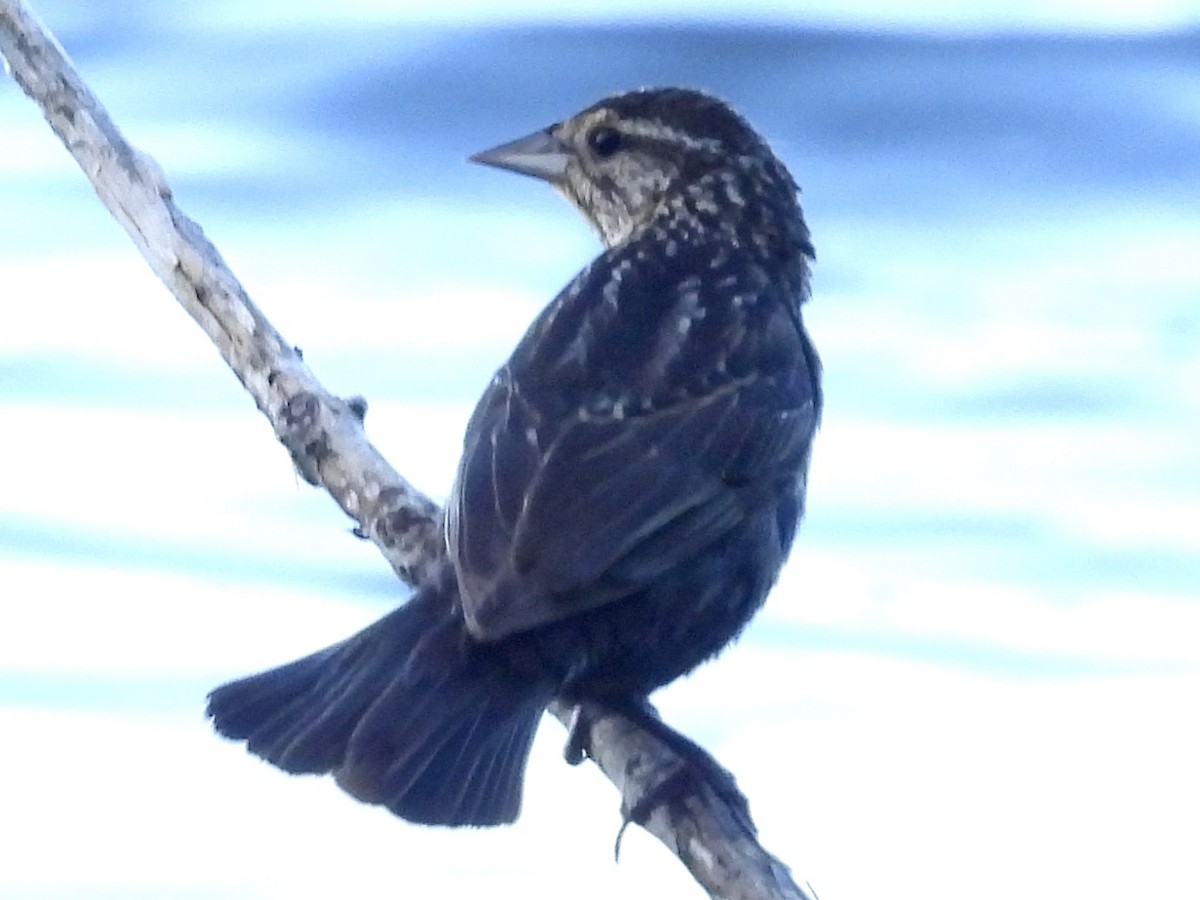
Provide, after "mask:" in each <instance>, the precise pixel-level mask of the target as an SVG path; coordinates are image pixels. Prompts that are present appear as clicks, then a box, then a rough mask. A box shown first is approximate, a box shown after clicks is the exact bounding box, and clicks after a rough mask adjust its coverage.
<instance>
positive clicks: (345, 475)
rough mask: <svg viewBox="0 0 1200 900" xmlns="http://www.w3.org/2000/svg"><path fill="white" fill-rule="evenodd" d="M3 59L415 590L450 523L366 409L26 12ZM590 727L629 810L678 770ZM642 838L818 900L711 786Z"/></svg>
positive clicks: (617, 725)
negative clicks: (306, 354) (261, 298)
mask: <svg viewBox="0 0 1200 900" xmlns="http://www.w3.org/2000/svg"><path fill="white" fill-rule="evenodd" d="M0 55H3V57H4V59H5V62H6V65H7V68H8V69H9V71H10V73H11V75H12V77H13V78H14V79H15V80H16V81H17V83H18V84H19V85H20V86H21V88H22V89H23V90H24V91H25V93H26V94H28V95H29V97H30V98H31V99H32V100H33V101H34V102H35V103H37V105H38V106H39V107H40V108H41V110H42V112H43V114H44V115H45V117H46V120H47V122H49V124H50V127H51V128H52V129H53V130H54V132H55V133H56V134H57V135H58V136H59V138H60V139H61V140H62V142H63V144H64V145H65V146H66V147H67V149H68V150H69V151H70V152H71V155H72V156H74V157H75V160H76V162H78V164H79V166H80V168H81V169H83V172H84V174H85V175H87V177H88V180H89V181H91V183H92V185H93V187H94V188H95V190H96V193H97V194H98V195H99V197H100V200H101V202H103V203H104V205H105V206H106V207H107V208H108V210H109V211H110V212H111V213H112V215H113V216H114V218H116V220H117V221H118V222H120V223H121V225H122V227H124V229H125V230H126V232H128V234H129V236H130V238H132V240H133V242H134V244H135V245H136V246H137V248H138V250H139V251H140V252H141V254H142V256H144V257H145V259H146V261H147V262H148V263H149V264H150V267H151V269H153V270H154V272H155V273H156V274H157V275H158V277H159V278H161V279H162V281H163V283H164V284H166V286H167V288H168V289H169V290H170V291H171V293H172V294H174V295H175V298H176V299H177V300H178V301H179V303H180V304H181V305H182V306H183V308H184V309H185V310H187V312H188V313H189V315H191V316H192V318H193V319H195V320H196V322H197V323H198V324H199V325H200V327H201V328H203V329H204V331H205V333H207V334H208V336H209V337H210V338H211V339H212V341H213V343H214V344H215V345H216V347H217V349H218V350H219V351H220V353H221V356H222V357H223V358H224V359H225V362H226V363H227V364H228V366H229V368H230V369H232V370H233V372H234V374H235V375H236V376H237V377H238V379H239V380H240V381H241V383H242V385H243V386H244V387H245V388H246V390H247V391H248V392H249V394H250V396H251V397H253V398H254V402H255V403H256V404H257V406H258V408H259V410H260V411H261V412H262V413H263V414H264V415H265V416H266V417H267V419H268V420H269V421H270V423H271V425H272V427H273V428H274V430H275V434H276V437H278V439H279V441H280V442H281V443H282V444H283V445H284V447H286V448H287V450H288V452H289V453H290V454H291V456H292V460H293V461H294V463H295V465H296V468H297V469H298V470H299V471H300V473H301V474H302V475H303V476H304V478H306V479H307V480H308V481H309V482H311V483H312V484H314V485H316V486H318V487H321V488H323V489H324V490H325V491H326V492H328V493H329V495H330V496H331V497H333V499H334V500H335V501H336V502H337V504H338V505H339V506H340V507H341V508H342V509H343V510H344V511H345V512H346V514H347V515H349V516H351V517H352V518H353V519H354V520H355V521H356V522H357V523H358V530H359V532H360V533H361V534H362V535H364V536H365V537H367V538H369V539H370V540H371V541H372V542H373V543H374V544H375V545H376V546H377V547H379V549H380V551H381V552H382V553H383V555H384V557H385V558H386V559H387V560H388V562H389V563H390V564H391V566H392V568H393V569H394V570H395V571H396V573H397V575H399V577H400V578H402V579H403V580H404V581H406V582H407V583H409V584H417V583H420V582H421V581H422V580H423V579H424V578H425V577H426V576H427V574H428V573H429V572H430V570H431V569H432V567H433V565H434V564H435V563H436V562H437V560H438V558H439V557H440V556H441V555H443V554H444V553H445V549H444V545H443V542H442V536H441V528H440V516H441V513H440V510H439V509H438V507H437V505H436V504H435V503H433V501H431V500H430V499H429V498H428V497H426V496H424V495H423V494H421V493H420V492H419V491H417V490H416V489H415V488H414V487H412V485H410V484H409V483H408V482H407V481H405V480H404V479H403V478H401V477H400V475H399V474H398V473H397V472H396V471H395V470H394V469H393V468H392V467H391V466H390V465H389V464H388V463H387V461H386V460H385V459H383V457H382V456H381V455H380V454H379V452H378V451H377V450H376V449H375V448H374V447H373V446H372V445H371V444H370V442H369V441H368V440H367V438H366V435H365V434H364V432H363V428H362V412H363V410H362V407H361V405H360V404H359V403H358V402H356V401H347V400H344V399H342V398H339V397H335V396H333V395H332V394H330V393H329V392H328V391H326V390H325V388H324V387H323V386H322V385H321V384H320V382H318V381H317V379H316V378H315V376H314V375H313V374H312V372H311V371H310V370H309V368H308V366H307V365H305V363H304V361H303V360H302V359H301V357H300V354H299V352H298V351H297V350H296V349H295V348H294V347H293V346H292V345H291V344H289V343H288V342H286V341H285V340H284V339H283V337H282V336H281V335H280V334H279V332H277V331H276V330H275V328H274V327H273V326H272V325H271V323H270V322H268V321H267V319H266V317H264V316H263V314H262V313H261V312H260V311H259V309H258V308H257V307H256V306H255V305H254V304H253V303H252V302H251V300H250V298H249V297H248V296H247V294H246V292H245V290H244V289H243V288H242V286H241V285H240V284H239V283H238V281H237V279H236V278H235V277H234V276H233V273H232V272H230V270H229V268H228V267H227V266H226V265H225V262H224V260H223V259H222V258H221V256H220V254H219V253H218V252H217V250H216V248H215V247H214V246H213V245H212V244H211V243H210V242H209V241H208V239H207V238H206V237H205V236H204V233H203V231H202V230H201V229H200V227H199V226H198V225H197V224H196V223H195V222H193V221H192V220H191V219H189V218H188V217H187V216H186V215H184V214H183V213H182V212H181V211H180V210H179V208H178V207H177V206H176V205H175V202H174V200H173V198H172V196H171V190H170V188H169V187H168V185H167V182H166V179H165V177H164V175H163V173H162V171H161V170H160V168H159V166H158V165H157V164H156V163H155V162H154V161H153V160H152V159H151V158H150V157H148V156H147V155H145V154H143V153H141V152H139V151H138V150H137V149H135V148H134V147H132V146H131V145H130V144H129V143H128V142H127V141H126V140H125V139H124V137H123V136H122V135H121V133H120V131H119V130H118V129H117V127H116V125H114V124H113V122H112V120H111V119H110V118H109V116H108V114H107V112H106V111H105V110H104V108H103V106H101V104H100V103H99V101H98V100H97V99H96V98H95V96H93V95H92V93H91V91H89V90H88V88H87V86H86V85H85V84H84V83H83V81H82V79H81V78H80V77H79V75H78V73H77V72H76V71H75V69H74V68H73V66H72V65H71V63H70V61H69V60H68V59H67V57H66V54H65V53H64V52H63V50H62V48H61V47H60V46H59V45H58V43H57V42H56V41H55V40H54V38H53V37H52V36H51V35H50V34H49V33H48V32H47V31H46V30H45V29H44V28H43V27H42V26H41V24H40V23H39V22H38V21H37V19H36V18H35V17H34V16H33V14H32V13H31V11H30V10H29V8H28V7H27V6H26V5H25V4H23V3H21V2H20V0H0ZM551 711H552V712H553V713H554V715H555V716H557V717H558V718H559V719H560V720H562V721H564V722H566V721H567V720H569V718H570V716H571V712H572V710H571V709H569V708H566V707H564V706H563V705H562V704H555V705H554V706H553V707H552V710H551ZM587 721H588V723H589V726H590V733H589V734H588V735H587V745H588V750H589V754H590V755H591V757H592V758H593V759H594V761H595V762H596V763H597V765H599V766H600V768H601V769H602V770H603V771H604V773H605V775H607V776H608V778H609V779H610V780H611V781H612V782H613V783H614V784H615V785H616V786H617V788H618V790H620V792H621V795H622V798H623V799H624V803H625V806H626V808H632V807H633V805H634V804H635V803H636V802H637V800H638V799H639V798H643V797H645V796H646V794H647V791H649V790H651V789H652V787H653V786H654V785H656V784H659V783H660V782H661V780H662V778H663V777H664V773H670V772H671V771H673V770H674V769H678V767H679V759H678V757H676V756H675V755H674V754H673V753H672V751H671V750H670V749H669V748H667V747H666V746H665V745H664V744H663V743H662V742H661V741H660V740H659V739H658V738H656V737H655V736H653V735H651V734H649V733H647V732H645V731H643V730H640V729H639V728H638V727H637V726H636V725H635V724H634V723H632V722H630V721H629V720H628V719H625V718H623V717H622V716H619V715H616V714H612V713H610V712H606V711H604V710H595V711H593V714H592V715H589V716H588V717H587ZM645 827H646V828H647V830H648V831H650V832H651V833H652V834H654V835H655V836H656V837H657V838H658V839H659V840H661V841H662V842H663V843H664V844H665V845H666V846H667V847H668V848H669V849H670V850H671V851H672V852H674V853H675V854H676V855H677V856H678V857H679V858H680V859H681V860H682V861H683V863H684V864H685V865H686V866H687V867H688V869H689V871H690V872H691V873H692V875H693V876H694V877H695V878H696V880H697V881H698V882H699V883H700V884H701V885H702V886H703V887H704V888H705V890H707V891H708V893H709V894H710V896H712V897H721V898H729V900H762V898H786V900H815V895H814V894H813V893H812V892H811V890H810V889H809V888H808V887H807V886H806V885H805V886H801V885H797V884H796V883H795V882H794V881H793V880H792V878H791V875H790V873H789V872H788V869H787V867H786V866H784V865H783V864H782V863H781V862H780V861H779V860H777V859H775V857H773V856H771V854H769V853H767V852H766V851H765V850H764V849H763V848H762V847H761V846H760V845H759V844H758V842H757V839H756V835H755V832H754V826H753V824H752V823H751V822H750V821H749V818H748V816H746V815H745V813H744V810H743V809H742V808H741V807H739V805H738V804H737V803H730V802H728V798H724V797H720V796H718V795H717V794H716V793H715V792H714V791H713V790H712V789H711V788H710V787H708V786H706V785H704V784H697V785H696V786H695V789H694V790H691V791H689V792H687V794H686V795H685V796H683V797H682V798H680V797H678V796H676V797H673V798H672V799H671V800H670V801H667V802H663V803H662V804H660V805H659V806H658V808H656V809H655V810H654V811H653V812H652V814H651V815H650V817H649V820H648V821H647V822H646V825H645Z"/></svg>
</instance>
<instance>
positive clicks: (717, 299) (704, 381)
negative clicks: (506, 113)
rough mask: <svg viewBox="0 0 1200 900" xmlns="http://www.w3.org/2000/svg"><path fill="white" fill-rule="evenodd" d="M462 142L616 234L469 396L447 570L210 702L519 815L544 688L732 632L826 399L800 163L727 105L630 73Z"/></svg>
mask: <svg viewBox="0 0 1200 900" xmlns="http://www.w3.org/2000/svg"><path fill="white" fill-rule="evenodd" d="M475 159H477V160H478V161H480V162H484V163H488V164H492V165H497V166H501V167H504V168H510V169H513V170H516V171H519V172H523V173H526V174H530V175H534V176H536V177H539V178H542V179H545V180H549V181H550V182H551V183H552V184H554V186H555V187H556V188H558V189H559V190H560V191H561V192H562V193H563V194H564V195H565V196H566V197H567V198H568V199H569V200H570V201H571V202H572V203H573V204H575V205H576V206H577V207H578V208H579V209H580V211H581V212H582V213H583V214H584V215H585V216H586V217H587V218H588V219H589V221H590V222H591V223H592V224H593V225H594V226H595V228H596V230H597V231H598V232H599V233H600V235H601V237H602V239H603V240H604V242H605V245H606V249H605V251H604V253H602V254H601V255H600V256H599V257H598V258H597V259H596V260H595V261H594V262H592V263H591V264H590V265H589V266H588V267H587V268H585V269H584V270H583V271H582V272H581V273H580V274H579V275H578V276H577V277H576V278H575V279H574V280H573V281H572V282H571V283H570V284H569V285H567V287H566V288H564V289H563V291H562V292H561V293H560V294H559V295H558V297H556V298H555V299H554V301H553V302H552V303H551V304H550V305H549V306H548V307H547V308H546V309H545V310H544V311H543V312H542V314H541V315H540V316H539V317H538V318H537V320H536V321H535V322H534V323H533V325H532V326H531V327H530V329H529V331H528V332H527V333H526V335H525V337H524V338H523V340H522V341H521V343H520V344H519V345H518V347H517V348H516V350H515V351H514V352H513V354H512V357H511V358H510V359H509V360H508V362H507V363H506V364H505V365H504V366H503V367H501V369H500V370H499V371H498V372H497V373H496V375H495V377H494V378H493V380H492V382H491V384H490V385H489V387H488V388H487V390H486V391H485V392H484V395H483V397H482V398H481V399H480V401H479V404H478V406H477V408H476V410H475V414H474V416H473V417H472V419H471V422H470V424H469V426H468V428H467V433H466V437H465V440H464V450H463V457H462V461H461V463H460V467H459V473H458V478H457V480H456V483H455V486H454V489H453V491H452V494H451V497H450V501H449V503H448V506H447V539H448V545H449V558H448V562H447V563H446V565H445V566H444V567H443V569H442V570H441V571H440V572H439V574H438V575H437V577H435V578H434V579H433V580H432V581H431V583H430V584H428V585H425V586H422V587H421V588H420V589H419V590H418V591H417V593H416V595H415V596H414V597H413V599H412V600H411V601H410V602H409V603H408V604H406V605H405V606H403V607H401V608H400V609H398V610H396V611H394V612H393V613H391V614H390V615H389V616H387V617H385V618H384V619H382V620H381V621H380V622H378V623H376V624H375V625H373V626H371V627H370V628H368V629H366V630H365V631H363V632H361V633H360V634H358V635H355V636H353V637H351V638H349V639H347V640H346V641H344V642H343V643H342V644H339V645H336V646H334V647H331V648H329V649H327V650H325V651H321V652H320V653H318V654H315V655H314V656H312V657H308V658H306V659H304V660H300V661H298V662H296V663H292V664H290V665H289V666H285V667H282V668H280V669H276V670H273V671H271V672H267V673H264V674H262V675H258V676H252V677H251V678H248V679H243V680H242V681H239V682H234V683H233V684H231V685H226V686H225V687H222V688H219V689H217V690H216V691H214V692H213V694H212V695H211V697H210V706H209V709H210V712H211V714H212V715H213V718H214V720H215V724H216V727H217V729H218V730H219V731H221V732H222V733H223V734H226V735H228V736H230V737H234V738H238V739H245V740H246V741H247V743H248V745H249V748H250V749H251V750H252V751H253V752H255V753H257V754H259V755H260V756H263V757H264V758H266V759H268V760H270V761H271V762H273V763H274V764H276V765H278V766H280V767H281V768H283V769H286V770H287V771H292V772H323V771H332V772H334V773H335V775H336V776H337V778H338V781H339V783H340V784H341V785H342V786H343V787H345V788H346V789H347V790H348V791H349V792H350V793H352V794H354V795H355V796H356V797H359V798H360V799H363V800H366V801H368V802H373V803H382V804H385V805H387V806H388V807H389V808H390V809H391V810H392V811H393V812H395V813H397V814H398V815H400V816H403V817H405V818H407V819H410V820H413V821H417V822H427V823H436V824H451V825H462V824H472V825H490V824H498V823H501V822H506V821H511V820H512V819H513V818H515V817H516V815H517V812H518V810H519V804H520V793H521V783H522V778H523V772H524V767H525V761H526V758H527V755H528V750H529V744H530V741H531V740H532V736H533V733H534V730H535V728H536V725H537V721H538V719H539V717H540V714H541V712H542V710H543V709H544V708H545V706H546V704H547V703H548V702H549V701H550V699H552V698H553V697H554V696H556V695H558V696H562V697H564V698H565V699H567V700H582V699H589V700H600V701H605V702H612V703H614V704H619V705H628V704H633V703H636V702H638V701H640V700H641V699H642V698H644V697H645V696H646V695H647V694H648V693H649V692H650V691H652V690H654V689H655V688H657V687H659V686H660V685H662V684H665V683H667V682H669V681H671V680H673V679H675V678H677V677H678V676H680V675H682V674H684V673H685V672H687V671H689V670H691V669H692V668H694V667H695V666H696V665H697V664H699V663H700V662H702V661H703V660H705V659H707V658H709V657H711V656H712V655H714V654H715V653H717V652H718V651H719V650H720V649H721V648H722V647H724V646H725V645H726V644H727V643H729V641H731V640H732V639H733V638H734V637H736V635H737V634H738V633H739V632H740V630H741V629H742V628H743V627H744V625H745V624H746V622H748V621H749V619H750V618H751V616H753V614H754V613H755V611H756V610H757V609H758V608H759V607H760V605H761V604H762V602H763V600H764V598H765V597H766V594H767V592H768V590H769V589H770V587H771V585H772V583H773V582H774V580H775V578H776V576H777V574H778V571H779V568H780V566H781V565H782V563H783V561H784V559H785V557H786V555H787V552H788V550H789V548H790V546H791V543H792V539H793V537H794V534H795V530H796V525H797V522H798V520H799V518H800V516H801V514H802V512H803V506H804V492H805V478H806V473H807V468H808V460H809V453H810V448H811V443H812V438H813V435H814V432H815V430H816V427H817V423H818V419H819V416H820V409H821V393H820V374H819V363H818V361H817V356H816V353H815V351H814V350H813V347H812V344H811V343H810V341H809V340H808V337H807V335H806V333H805V331H804V328H803V325H802V322H801V312H800V308H801V304H802V303H803V302H804V300H805V299H806V298H807V294H808V263H809V259H810V258H811V256H812V246H811V243H810V242H809V235H808V230H807V228H806V226H805V224H804V220H803V217H802V216H801V213H800V208H799V206H798V203H797V200H796V186H795V184H794V182H793V181H792V179H791V176H790V175H789V174H788V172H787V170H786V169H785V168H784V166H783V165H782V164H781V163H780V162H779V161H778V159H777V158H776V157H775V156H774V155H773V154H772V153H771V151H770V150H769V148H768V147H767V146H766V144H765V143H764V142H763V141H762V140H761V138H759V137H758V136H757V135H756V134H755V132H754V131H753V130H752V129H751V128H750V127H749V126H748V125H747V124H746V123H745V121H744V120H742V119H741V118H740V117H739V116H738V115H737V114H736V113H734V112H733V111H732V110H731V109H730V108H729V107H727V106H726V105H725V104H723V103H721V102H720V101H717V100H715V99H713V98H711V97H708V96H707V95H704V94H701V93H698V92H694V91H687V90H681V89H663V90H652V91H637V92H633V93H629V94H623V95H618V96H615V97H610V98H607V99H605V100H602V101H600V102H599V103H597V104H595V105H594V106H592V107H589V108H588V109H586V110H584V111H582V112H581V113H579V114H577V115H576V116H573V117H572V118H570V119H568V120H566V121H564V122H562V123H559V124H557V125H554V126H551V127H550V128H548V129H545V130H544V131H541V132H536V133H535V134H533V135H530V136H529V137H527V138H523V139H521V140H519V141H514V142H511V143H509V144H506V145H503V146H501V147H498V148H496V149H495V150H492V151H488V152H486V153H483V154H479V155H478V156H477V157H475Z"/></svg>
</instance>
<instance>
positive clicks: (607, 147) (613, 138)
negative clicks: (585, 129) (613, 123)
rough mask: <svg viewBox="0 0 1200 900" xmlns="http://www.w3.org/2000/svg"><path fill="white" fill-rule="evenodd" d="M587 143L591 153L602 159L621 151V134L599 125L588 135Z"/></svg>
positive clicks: (613, 129)
mask: <svg viewBox="0 0 1200 900" xmlns="http://www.w3.org/2000/svg"><path fill="white" fill-rule="evenodd" d="M587 142H588V147H590V148H591V150H592V152H593V153H595V154H596V155H597V156H598V157H600V158H601V159H604V158H606V157H609V156H612V155H613V154H614V153H616V152H617V151H618V150H620V149H621V132H619V131H617V129H615V128H608V127H607V126H604V125H601V126H600V127H599V128H597V129H595V130H593V131H592V133H591V134H589V135H588V138H587Z"/></svg>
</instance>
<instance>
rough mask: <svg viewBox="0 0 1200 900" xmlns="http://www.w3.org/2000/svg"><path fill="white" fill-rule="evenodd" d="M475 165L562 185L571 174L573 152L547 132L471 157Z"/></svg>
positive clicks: (537, 132) (544, 130)
mask: <svg viewBox="0 0 1200 900" xmlns="http://www.w3.org/2000/svg"><path fill="white" fill-rule="evenodd" d="M470 159H471V162H477V163H483V164H484V165H485V166H495V167H496V168H498V169H508V170H510V171H512V172H519V173H521V174H522V175H532V176H533V177H534V178H541V179H542V180H543V181H549V182H550V183H551V184H557V183H558V182H560V181H562V179H563V177H564V176H565V175H566V173H567V163H568V161H570V159H571V155H570V152H569V151H568V150H567V147H566V145H565V144H563V143H562V142H561V141H560V140H559V139H558V138H556V137H554V135H552V134H551V133H550V130H549V129H548V128H547V129H543V130H542V131H535V132H534V133H533V134H530V135H526V136H525V137H523V138H517V140H515V141H509V142H508V143H507V144H501V145H500V146H499V147H493V148H492V149H491V150H484V151H483V152H481V153H476V154H475V155H474V156H472V157H470Z"/></svg>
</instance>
